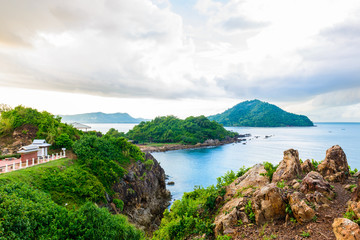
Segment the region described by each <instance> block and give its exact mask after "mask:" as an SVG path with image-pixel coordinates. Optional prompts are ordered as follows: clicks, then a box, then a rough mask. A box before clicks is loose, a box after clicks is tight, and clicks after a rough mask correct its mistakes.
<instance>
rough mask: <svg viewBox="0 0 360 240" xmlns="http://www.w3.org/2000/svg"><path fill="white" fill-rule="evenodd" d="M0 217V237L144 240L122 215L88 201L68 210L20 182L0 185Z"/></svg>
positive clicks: (42, 193) (44, 194)
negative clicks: (79, 206)
mask: <svg viewBox="0 0 360 240" xmlns="http://www.w3.org/2000/svg"><path fill="white" fill-rule="evenodd" d="M0 216H1V218H0V235H1V239H109V240H110V239H144V235H143V233H142V232H141V231H139V230H137V229H135V228H134V227H133V226H132V225H130V224H129V223H128V222H127V220H126V218H125V217H124V216H121V215H111V214H110V213H109V211H108V210H107V209H105V208H98V207H97V206H95V205H94V204H92V203H89V202H88V203H86V204H84V205H83V206H82V207H81V208H79V209H78V210H74V209H72V210H71V209H70V210H68V209H66V208H64V207H62V206H59V205H57V204H56V203H54V202H53V201H52V200H51V198H50V196H49V195H48V194H46V193H44V192H41V191H40V190H36V189H34V188H32V187H30V186H29V185H26V184H24V183H15V184H5V185H4V184H3V185H0Z"/></svg>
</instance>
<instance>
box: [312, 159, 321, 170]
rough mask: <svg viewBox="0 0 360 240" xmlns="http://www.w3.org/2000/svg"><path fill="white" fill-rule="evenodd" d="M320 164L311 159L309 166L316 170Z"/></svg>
mask: <svg viewBox="0 0 360 240" xmlns="http://www.w3.org/2000/svg"><path fill="white" fill-rule="evenodd" d="M320 163H321V161H319V162H318V161H316V160H314V159H311V164H312V165H313V166H314V168H315V169H317V167H318V166H319V164H320Z"/></svg>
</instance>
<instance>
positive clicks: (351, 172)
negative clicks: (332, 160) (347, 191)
mask: <svg viewBox="0 0 360 240" xmlns="http://www.w3.org/2000/svg"><path fill="white" fill-rule="evenodd" d="M357 172H358V170H357V168H355V169H354V170H351V167H350V166H349V173H350V175H351V176H352V175H354V174H355V173H357Z"/></svg>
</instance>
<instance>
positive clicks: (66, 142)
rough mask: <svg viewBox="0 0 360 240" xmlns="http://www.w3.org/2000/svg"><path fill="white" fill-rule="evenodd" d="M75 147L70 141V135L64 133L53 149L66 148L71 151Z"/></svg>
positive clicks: (58, 138) (57, 139)
mask: <svg viewBox="0 0 360 240" xmlns="http://www.w3.org/2000/svg"><path fill="white" fill-rule="evenodd" d="M72 145H73V141H72V140H71V139H70V137H69V135H68V134H66V133H62V134H60V136H58V137H57V138H56V139H55V144H53V146H52V147H53V148H55V149H56V148H66V149H71V147H72Z"/></svg>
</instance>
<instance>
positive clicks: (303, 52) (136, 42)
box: [0, 0, 360, 121]
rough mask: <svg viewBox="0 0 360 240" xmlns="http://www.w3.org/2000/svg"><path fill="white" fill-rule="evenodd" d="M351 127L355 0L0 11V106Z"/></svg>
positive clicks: (355, 97) (115, 1) (359, 84)
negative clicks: (258, 116) (273, 115)
mask: <svg viewBox="0 0 360 240" xmlns="http://www.w3.org/2000/svg"><path fill="white" fill-rule="evenodd" d="M254 98H257V99H260V100H263V101H268V102H270V103H274V104H277V105H278V106H280V107H282V108H284V109H285V110H287V111H290V112H294V113H299V114H305V115H308V116H309V117H310V119H312V120H313V121H360V1H359V0H315V1H314V0H301V1H298V0H296V1H295V0H271V1H269V0H197V1H196V0H152V1H151V0H131V1H129V0H94V1H88V0H72V1H62V0H51V1H49V0H36V1H26V0H0V103H6V104H9V105H11V106H16V105H18V104H23V105H25V106H29V107H34V108H37V109H39V110H47V111H49V112H51V113H54V114H75V113H84V112H97V111H102V112H107V113H110V112H128V113H129V114H131V115H132V116H134V117H144V118H153V117H155V116H159V115H169V114H173V115H176V116H179V117H182V118H183V117H187V116H189V115H202V114H203V115H210V114H215V113H219V112H222V111H224V110H226V109H227V108H230V107H232V106H233V105H235V104H236V103H239V102H241V101H243V100H250V99H254Z"/></svg>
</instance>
